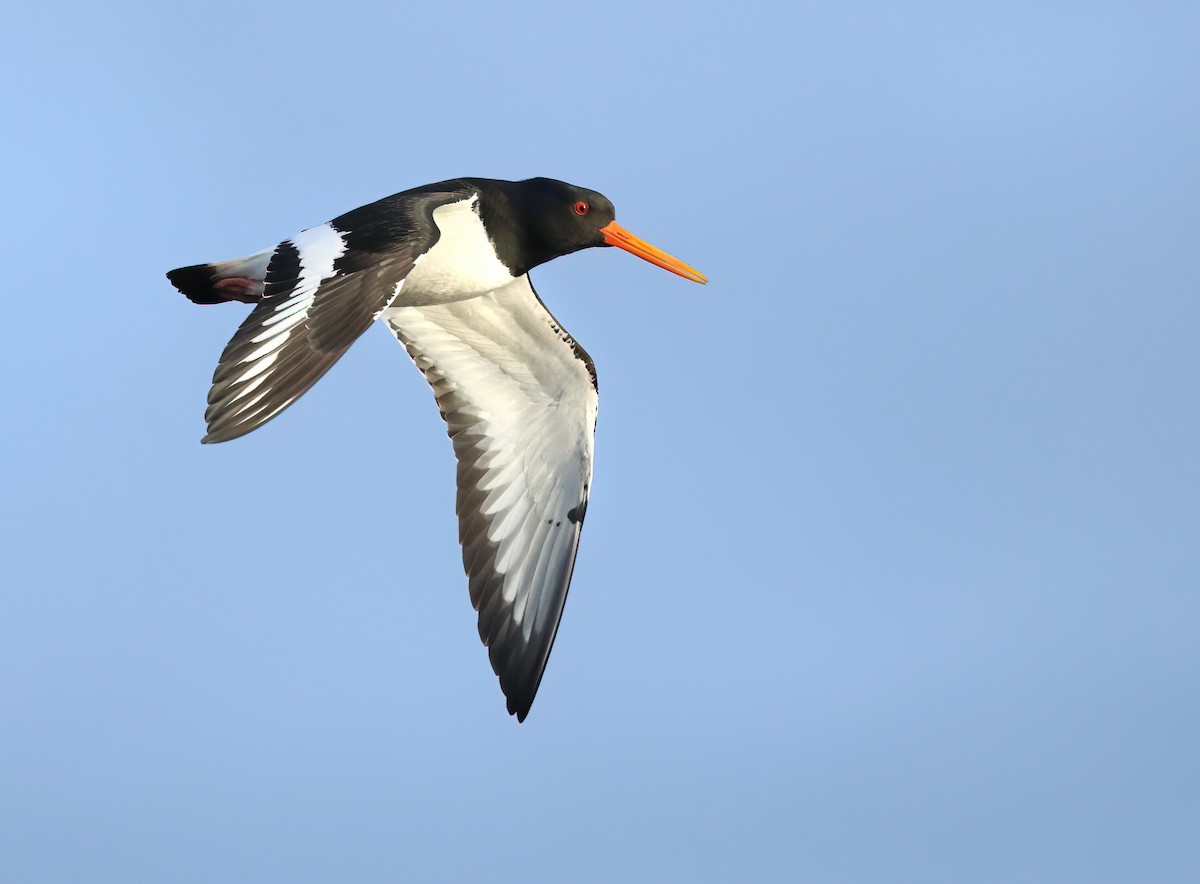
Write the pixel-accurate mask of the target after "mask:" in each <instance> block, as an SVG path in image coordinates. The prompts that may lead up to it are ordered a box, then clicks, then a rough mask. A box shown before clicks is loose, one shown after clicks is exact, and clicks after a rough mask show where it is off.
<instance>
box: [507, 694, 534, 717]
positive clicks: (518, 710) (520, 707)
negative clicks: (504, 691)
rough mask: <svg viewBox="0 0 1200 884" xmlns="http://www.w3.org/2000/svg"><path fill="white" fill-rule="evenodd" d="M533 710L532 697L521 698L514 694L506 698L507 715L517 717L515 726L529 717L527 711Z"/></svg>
mask: <svg viewBox="0 0 1200 884" xmlns="http://www.w3.org/2000/svg"><path fill="white" fill-rule="evenodd" d="M532 708H533V697H531V696H522V695H521V694H519V693H516V692H514V693H513V694H511V695H510V696H509V697H508V714H509V715H515V716H516V717H517V724H521V723H523V722H524V721H525V719H526V718H528V717H529V710H530V709H532Z"/></svg>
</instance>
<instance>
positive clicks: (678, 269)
mask: <svg viewBox="0 0 1200 884" xmlns="http://www.w3.org/2000/svg"><path fill="white" fill-rule="evenodd" d="M600 235H601V236H603V237H604V241H605V242H606V243H608V244H609V245H610V246H616V247H617V248H618V249H624V250H625V251H627V252H629V253H630V254H631V255H637V256H638V257H639V258H642V259H644V260H646V261H649V262H650V263H651V264H657V265H658V266H659V267H662V268H663V269H664V270H670V271H671V272H672V273H678V274H679V275H680V276H682V277H683V278H684V279H690V280H692V282H698V283H701V284H703V283H706V282H708V277H707V276H705V275H704V274H703V273H701V272H700V271H698V270H696V269H695V268H694V267H689V266H688V265H686V264H684V263H683V262H682V261H680V260H679V259H678V258H676V257H673V256H671V255H668V254H667V253H666V252H664V251H663V250H662V249H658V248H655V247H654V246H652V245H650V243H648V242H646V241H645V240H644V239H639V238H638V237H636V236H634V235H633V234H632V233H630V232H629V231H628V230H626V229H625V228H624V227H622V226H621V225H620V224H618V223H617V222H616V221H613V222H611V223H610V224H606V225H605V226H603V227H601V228H600Z"/></svg>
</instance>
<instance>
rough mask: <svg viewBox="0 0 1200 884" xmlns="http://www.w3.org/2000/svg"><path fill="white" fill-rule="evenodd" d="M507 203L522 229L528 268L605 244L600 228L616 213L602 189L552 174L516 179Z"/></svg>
mask: <svg viewBox="0 0 1200 884" xmlns="http://www.w3.org/2000/svg"><path fill="white" fill-rule="evenodd" d="M507 191H508V194H507V195H508V203H509V206H510V209H511V211H512V213H513V215H514V216H515V217H514V220H515V221H517V222H518V223H517V225H516V227H517V229H519V230H520V231H521V238H522V240H523V242H522V252H523V253H524V258H525V259H526V261H527V262H528V266H527V267H525V268H522V270H526V269H528V268H530V267H536V266H537V265H539V264H545V263H546V262H547V261H550V260H553V259H554V258H559V257H562V256H563V255H569V254H571V253H572V252H578V251H579V250H580V249H586V248H590V247H592V246H602V245H605V242H604V236H603V234H601V233H600V229H601V228H602V227H604V226H606V225H607V224H610V223H611V222H612V220H613V218H615V217H616V210H615V209H614V208H613V204H612V202H611V201H610V200H609V199H608V197H606V196H605V195H604V194H602V193H597V192H596V191H594V190H588V189H587V188H586V187H576V186H575V185H574V184H567V183H566V182H565V181H556V180H555V179H553V178H530V179H528V180H526V181H515V182H513V183H512V184H511V185H509V187H508V188H507Z"/></svg>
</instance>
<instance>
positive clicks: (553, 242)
mask: <svg viewBox="0 0 1200 884" xmlns="http://www.w3.org/2000/svg"><path fill="white" fill-rule="evenodd" d="M613 215H614V210H613V207H612V203H611V202H609V200H608V199H607V198H606V197H604V196H603V195H602V194H599V193H597V192H595V191H591V190H587V189H586V188H581V187H576V186H574V185H570V184H566V183H564V182H561V181H555V180H553V179H548V178H535V179H530V180H528V181H518V182H513V181H498V180H494V179H483V178H460V179H453V180H450V181H443V182H439V183H437V184H431V185H427V186H425V187H419V188H414V189H412V190H408V191H404V192H403V193H399V194H395V195H393V196H391V197H387V198H385V199H383V200H379V201H378V202H375V203H371V204H370V205H367V206H363V207H361V208H359V209H354V210H353V211H351V212H347V213H346V214H344V215H341V216H339V217H337V218H335V219H333V220H332V221H330V222H328V223H326V224H322V225H318V226H317V227H313V228H309V229H308V230H305V231H303V232H301V233H299V234H297V235H296V236H294V237H292V238H291V239H289V240H285V241H283V242H282V243H280V244H279V245H278V246H276V247H275V248H273V249H268V250H265V251H262V252H258V253H256V254H253V255H249V256H246V257H244V258H237V259H233V260H230V261H222V262H215V263H211V264H199V265H193V266H190V267H182V268H179V269H177V270H173V271H171V272H170V273H168V274H167V276H168V278H169V279H170V280H171V282H172V283H173V284H174V285H175V286H176V288H178V289H179V290H180V291H181V292H182V293H183V294H185V295H186V296H187V297H189V298H190V299H191V300H193V301H195V302H196V303H200V304H214V303H221V302H225V301H243V302H247V303H252V304H254V305H255V306H254V309H253V310H252V311H251V313H250V315H249V317H248V318H247V319H246V320H245V322H243V323H242V326H241V327H240V328H239V329H238V331H237V333H236V334H235V335H234V336H233V338H232V339H231V340H230V342H229V344H228V345H227V346H226V348H225V351H224V353H223V354H222V356H221V360H220V362H219V364H218V366H217V369H216V372H215V373H214V375H213V386H212V389H211V390H210V392H209V397H208V401H209V407H208V410H207V412H206V414H205V418H206V420H207V422H208V434H207V435H206V436H205V437H204V440H203V441H205V442H224V441H228V440H230V439H234V438H237V437H238V436H241V435H244V434H245V433H248V432H250V431H251V430H254V429H256V428H257V427H259V426H261V425H262V424H264V423H266V422H267V421H269V420H271V419H272V418H274V417H275V416H277V415H278V414H279V413H280V412H282V411H283V410H284V409H285V408H287V407H288V406H289V405H291V404H292V403H293V402H294V401H296V399H298V398H299V397H300V396H301V395H302V394H303V393H304V392H305V391H306V390H308V389H309V388H310V387H311V386H312V385H313V384H314V383H316V381H317V380H318V379H319V378H320V377H321V376H322V375H324V373H325V372H326V371H328V369H329V368H330V367H331V366H332V365H333V363H334V362H336V361H337V360H338V358H340V357H341V355H342V354H343V353H344V352H345V351H346V350H347V349H348V348H349V347H350V345H351V344H352V343H353V342H354V341H355V340H356V339H357V338H358V337H359V335H361V334H362V333H363V332H364V331H365V330H366V329H367V328H368V327H369V326H370V325H371V323H372V322H373V321H374V320H376V319H382V320H383V322H384V323H385V325H386V326H387V327H388V329H389V330H390V331H391V332H392V334H394V335H395V336H396V338H397V339H398V340H399V341H400V343H401V344H402V345H403V346H404V347H405V349H406V350H407V351H408V353H409V355H410V356H411V357H412V359H413V361H414V363H416V365H417V367H418V368H419V369H420V370H421V372H422V373H423V374H424V375H425V378H426V380H427V381H428V382H429V384H430V386H431V387H432V388H433V392H434V396H435V398H436V400H437V404H438V407H439V409H440V411H441V413H442V417H443V418H444V419H445V420H446V423H447V427H448V432H449V435H450V438H451V440H452V442H453V445H454V453H455V457H456V458H457V461H458V475H457V485H458V498H457V506H456V512H457V514H458V517H459V540H460V542H461V544H462V548H463V564H464V567H465V569H466V572H467V577H468V584H469V588H470V595H471V602H472V605H473V606H474V607H475V608H476V610H477V611H478V612H479V633H480V637H481V638H482V639H483V641H484V643H485V644H486V645H487V647H488V650H489V657H490V659H491V663H492V667H493V669H494V670H495V672H496V674H497V676H498V677H499V679H500V685H501V688H502V690H503V691H504V693H505V695H506V697H507V698H508V710H509V712H510V713H512V714H515V715H516V716H517V717H518V720H524V718H525V716H526V715H527V714H528V712H529V708H530V706H531V705H532V703H533V698H534V696H535V694H536V693H537V689H538V685H539V684H540V682H541V677H542V673H543V672H544V671H545V666H546V661H547V659H548V657H549V654H550V649H551V647H552V645H553V643H554V636H555V633H556V632H557V629H558V623H559V620H560V618H561V616H562V610H563V605H564V603H565V602H566V596H567V590H568V587H569V585H570V581H571V574H572V570H573V568H574V561H575V553H576V550H577V549H578V544H579V535H580V531H581V530H582V526H583V519H584V515H585V513H586V511H587V501H588V495H589V492H590V485H591V474H592V454H593V436H594V429H595V423H596V413H597V407H598V399H597V388H596V370H595V365H594V364H593V362H592V360H591V358H590V357H589V356H588V355H587V353H586V352H585V351H584V350H583V348H582V347H580V346H579V345H578V344H577V343H576V342H575V340H574V339H573V338H572V337H571V335H570V334H568V333H567V332H566V331H565V329H563V328H562V326H561V324H560V323H558V321H557V320H555V319H554V317H553V315H551V314H550V312H549V311H548V310H547V309H546V308H545V306H544V305H543V304H542V302H541V300H540V299H539V298H538V296H537V293H536V292H535V291H534V289H533V285H532V283H531V282H530V280H529V276H528V272H529V270H530V269H532V268H533V267H536V266H537V265H539V264H542V263H545V262H546V261H548V260H552V259H553V258H555V257H559V256H561V255H566V254H570V253H571V252H574V251H577V250H579V249H582V248H589V247H592V246H603V245H616V246H619V247H621V248H623V249H626V250H627V251H630V252H632V253H633V254H636V255H638V256H639V257H643V258H645V259H647V260H649V261H651V262H653V263H655V264H658V265H660V266H663V267H666V268H667V269H670V270H672V271H673V272H675V273H678V274H679V275H681V276H685V277H686V278H689V279H693V280H695V281H697V282H705V281H706V280H705V279H704V277H703V276H701V275H700V274H699V273H697V272H696V271H695V270H693V269H692V268H690V267H688V266H687V265H685V264H683V263H682V262H680V261H678V260H677V259H675V258H672V257H671V256H669V255H667V254H666V253H664V252H661V251H659V250H658V249H656V248H654V247H653V246H650V245H649V244H648V243H645V242H643V241H642V240H640V239H638V238H637V237H634V236H632V234H629V233H628V232H627V231H625V230H624V229H623V228H621V227H620V226H619V225H617V224H616V222H615V221H614V220H613Z"/></svg>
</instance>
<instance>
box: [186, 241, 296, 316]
mask: <svg viewBox="0 0 1200 884" xmlns="http://www.w3.org/2000/svg"><path fill="white" fill-rule="evenodd" d="M274 251H275V250H274V249H267V250H265V251H262V252H256V253H255V254H253V255H247V256H246V257H244V258H234V259H233V260H231V261H217V262H216V263H214V264H193V265H191V266H190V267H179V268H176V269H175V270H172V271H170V272H169V273H168V274H167V279H169V280H171V284H172V285H173V286H175V288H177V289H179V291H180V292H182V293H183V294H184V295H186V296H187V297H188V299H189V300H191V301H192V303H194V304H223V303H225V302H226V301H242V302H243V303H246V304H254V303H256V302H258V301H261V300H262V296H263V279H265V278H266V275H267V265H268V264H269V263H270V262H271V255H272V254H273V253H274Z"/></svg>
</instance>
